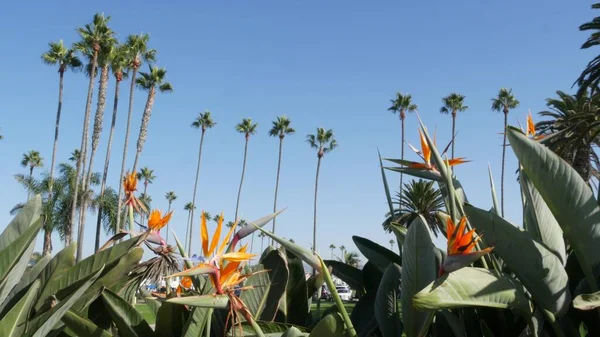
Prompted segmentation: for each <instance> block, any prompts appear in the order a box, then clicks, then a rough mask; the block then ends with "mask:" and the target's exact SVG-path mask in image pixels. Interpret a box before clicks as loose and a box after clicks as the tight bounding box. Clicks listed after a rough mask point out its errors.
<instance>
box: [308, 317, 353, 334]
mask: <svg viewBox="0 0 600 337" xmlns="http://www.w3.org/2000/svg"><path fill="white" fill-rule="evenodd" d="M344 336H346V334H345V328H344V321H343V320H342V316H340V314H339V313H337V312H336V313H333V314H329V315H327V316H325V317H324V318H323V319H322V320H321V321H319V323H317V325H316V326H315V327H314V328H313V329H312V331H311V332H310V335H309V337H344Z"/></svg>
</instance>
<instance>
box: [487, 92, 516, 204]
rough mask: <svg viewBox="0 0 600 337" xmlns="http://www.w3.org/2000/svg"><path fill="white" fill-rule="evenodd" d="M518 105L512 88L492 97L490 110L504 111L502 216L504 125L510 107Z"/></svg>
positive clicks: (502, 194)
mask: <svg viewBox="0 0 600 337" xmlns="http://www.w3.org/2000/svg"><path fill="white" fill-rule="evenodd" d="M517 106H519V101H518V100H517V99H516V98H515V96H514V95H513V94H512V89H506V88H502V89H500V92H498V96H496V97H494V98H492V110H493V111H498V112H500V111H502V113H504V128H503V129H502V130H503V131H502V134H503V135H504V136H503V140H502V174H501V176H500V177H501V178H500V204H501V207H500V208H501V209H502V216H504V165H505V158H506V127H507V126H508V112H509V111H510V110H511V109H515V108H516V107H517Z"/></svg>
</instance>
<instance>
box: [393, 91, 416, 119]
mask: <svg viewBox="0 0 600 337" xmlns="http://www.w3.org/2000/svg"><path fill="white" fill-rule="evenodd" d="M390 102H391V103H392V105H391V106H390V107H389V108H388V110H389V111H391V112H392V113H397V112H399V113H400V118H401V119H404V118H405V117H406V112H414V111H417V105H416V104H413V102H412V96H411V95H408V94H407V95H404V94H402V93H401V92H397V93H396V98H394V99H392V100H390Z"/></svg>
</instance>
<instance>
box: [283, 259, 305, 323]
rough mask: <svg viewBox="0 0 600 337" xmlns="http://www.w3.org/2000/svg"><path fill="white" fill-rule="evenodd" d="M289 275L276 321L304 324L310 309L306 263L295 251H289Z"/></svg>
mask: <svg viewBox="0 0 600 337" xmlns="http://www.w3.org/2000/svg"><path fill="white" fill-rule="evenodd" d="M287 263H288V270H289V277H288V283H287V288H286V290H285V296H284V297H282V299H281V301H280V302H279V313H278V317H277V318H276V321H278V322H284V323H288V324H294V325H304V324H305V323H306V317H307V316H308V313H309V311H310V307H309V305H308V298H307V294H308V289H307V286H306V277H305V272H304V264H303V263H302V260H301V259H299V258H297V257H296V256H295V255H294V254H293V253H291V252H287Z"/></svg>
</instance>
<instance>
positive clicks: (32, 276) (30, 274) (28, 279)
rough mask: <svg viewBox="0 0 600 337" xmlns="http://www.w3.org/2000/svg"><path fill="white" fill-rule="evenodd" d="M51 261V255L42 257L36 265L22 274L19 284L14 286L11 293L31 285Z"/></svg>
mask: <svg viewBox="0 0 600 337" xmlns="http://www.w3.org/2000/svg"><path fill="white" fill-rule="evenodd" d="M51 260H52V256H51V255H46V256H44V257H42V258H41V259H40V260H39V261H38V262H37V263H36V264H34V265H33V267H31V269H29V270H27V271H25V273H24V274H23V278H22V279H21V281H20V282H19V284H17V285H16V286H15V288H14V289H13V291H14V292H18V291H20V290H21V289H24V288H25V287H28V286H29V285H31V284H32V283H33V282H34V281H35V280H36V279H37V278H38V277H39V276H40V274H41V273H42V272H43V271H44V269H45V268H46V266H47V265H48V264H49V263H50V261H51Z"/></svg>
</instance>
